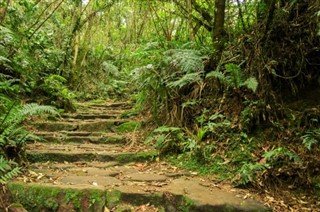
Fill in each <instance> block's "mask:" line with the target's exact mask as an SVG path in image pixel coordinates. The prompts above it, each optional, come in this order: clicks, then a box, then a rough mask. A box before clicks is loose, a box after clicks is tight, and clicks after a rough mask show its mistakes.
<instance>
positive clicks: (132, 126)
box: [116, 121, 142, 133]
mask: <svg viewBox="0 0 320 212" xmlns="http://www.w3.org/2000/svg"><path fill="white" fill-rule="evenodd" d="M141 125H142V124H141V122H138V121H129V122H125V123H123V124H121V125H119V126H117V128H116V130H117V131H118V132H121V133H125V132H133V131H136V130H139V129H140V128H141Z"/></svg>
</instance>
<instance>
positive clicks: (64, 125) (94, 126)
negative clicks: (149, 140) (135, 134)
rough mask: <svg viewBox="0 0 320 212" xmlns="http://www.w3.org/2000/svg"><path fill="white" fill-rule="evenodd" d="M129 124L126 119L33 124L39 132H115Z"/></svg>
mask: <svg viewBox="0 0 320 212" xmlns="http://www.w3.org/2000/svg"><path fill="white" fill-rule="evenodd" d="M126 122H129V120H125V119H110V120H91V121H81V122H35V123H32V125H33V126H34V127H36V128H37V129H38V130H44V131H50V132H53V131H76V130H77V131H89V132H98V131H111V132H113V131H115V127H116V126H119V125H121V124H123V123H126Z"/></svg>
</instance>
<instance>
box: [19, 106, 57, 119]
mask: <svg viewBox="0 0 320 212" xmlns="http://www.w3.org/2000/svg"><path fill="white" fill-rule="evenodd" d="M20 113H21V115H22V116H23V117H27V116H34V115H40V114H42V113H48V114H51V115H58V114H59V113H58V111H57V109H56V108H55V107H52V106H48V105H38V104H36V103H31V104H26V105H24V106H22V108H21V110H20Z"/></svg>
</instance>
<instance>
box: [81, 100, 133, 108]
mask: <svg viewBox="0 0 320 212" xmlns="http://www.w3.org/2000/svg"><path fill="white" fill-rule="evenodd" d="M76 106H77V107H78V108H80V109H90V108H108V109H110V108H112V109H119V108H120V109H130V108H131V107H132V104H131V103H130V102H112V103H110V102H108V103H90V102H78V103H77V104H76Z"/></svg>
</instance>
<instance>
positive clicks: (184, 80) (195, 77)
mask: <svg viewBox="0 0 320 212" xmlns="http://www.w3.org/2000/svg"><path fill="white" fill-rule="evenodd" d="M197 81H201V77H200V73H199V72H196V73H190V74H186V75H184V76H183V77H181V78H180V79H178V80H176V81H173V82H170V83H168V86H169V87H172V88H175V87H179V88H182V87H183V86H185V85H189V84H191V83H193V82H197Z"/></svg>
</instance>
